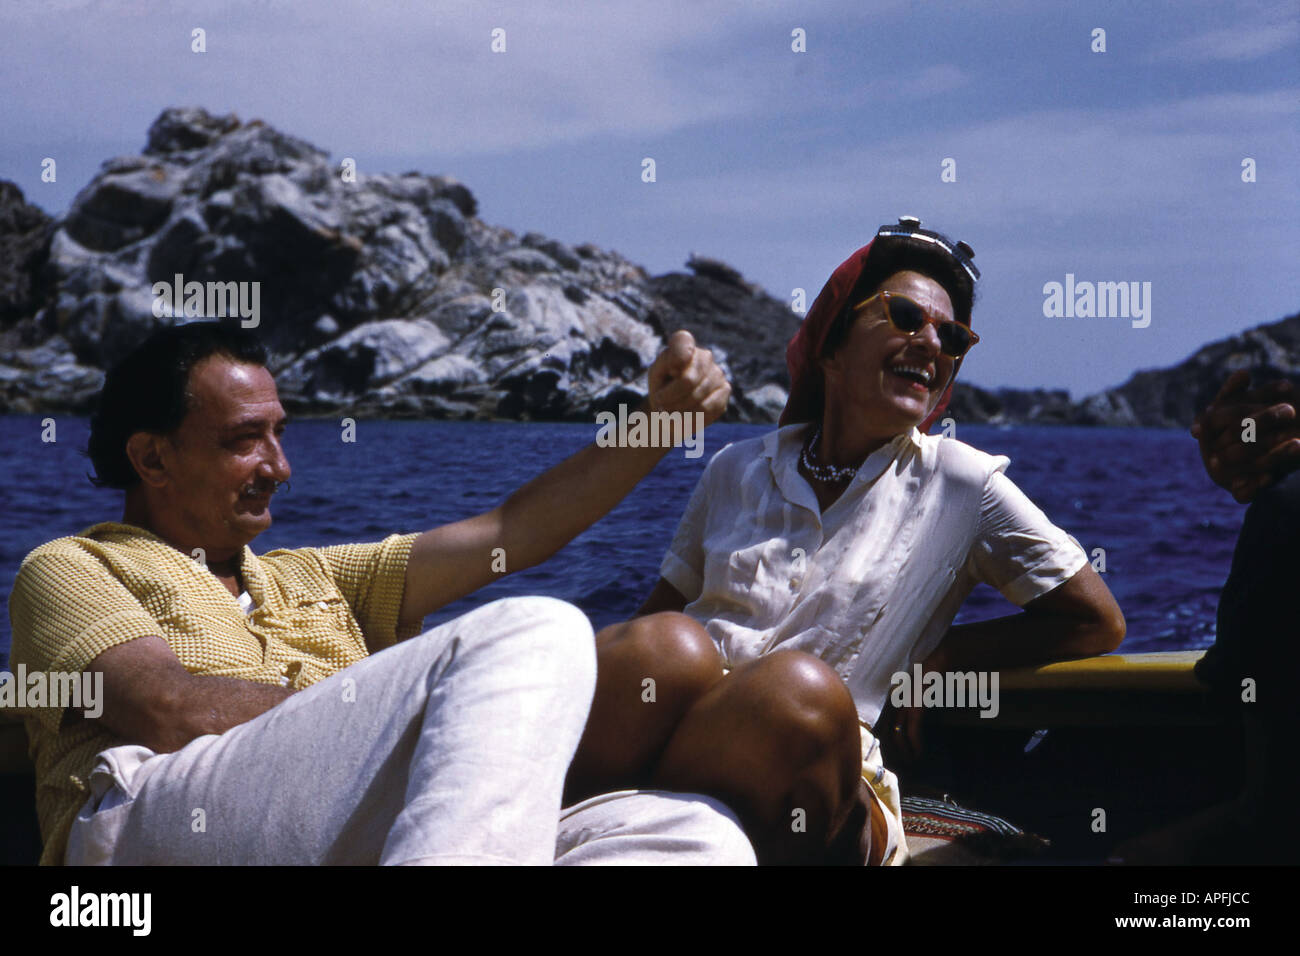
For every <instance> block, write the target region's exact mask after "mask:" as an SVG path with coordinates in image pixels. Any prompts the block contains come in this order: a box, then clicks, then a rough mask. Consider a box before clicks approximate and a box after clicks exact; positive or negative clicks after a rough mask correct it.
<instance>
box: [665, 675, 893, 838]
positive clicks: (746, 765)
mask: <svg viewBox="0 0 1300 956" xmlns="http://www.w3.org/2000/svg"><path fill="white" fill-rule="evenodd" d="M861 746H862V745H861V738H860V734H859V730H858V715H857V708H856V707H855V706H854V704H853V698H852V697H851V695H850V694H849V692H848V688H847V687H845V686H844V682H843V681H842V680H840V678H839V675H837V674H836V673H835V671H834V670H832V669H831V668H830V667H829V666H827V665H826V664H825V663H823V662H822V661H820V660H818V659H817V658H815V657H812V656H810V655H808V654H803V653H800V652H798V651H780V652H778V653H776V654H772V655H769V656H767V657H763V658H761V659H760V660H757V661H753V662H750V663H748V664H745V665H742V666H741V667H738V668H737V669H736V670H735V671H733V672H732V674H731V675H730V676H729V677H727V678H726V679H725V680H723V681H721V682H719V683H717V684H715V685H714V686H713V687H712V688H711V689H710V690H709V691H708V693H706V694H705V695H704V696H703V697H702V698H701V699H700V700H699V701H698V702H697V703H696V704H695V705H694V706H693V707H692V708H691V709H690V711H689V712H688V713H687V714H686V716H685V717H684V718H683V719H682V721H681V723H680V725H679V726H678V728H677V731H676V733H674V734H673V736H672V739H671V740H670V741H669V743H668V746H667V748H666V750H665V751H664V753H663V756H662V757H661V758H660V760H659V763H658V765H657V766H656V768H655V773H654V777H653V783H654V785H655V786H656V787H660V788H662V789H667V790H680V791H690V792H696V793H705V794H709V795H710V796H714V797H717V798H718V799H720V800H722V801H723V802H724V803H726V804H727V805H728V806H730V807H731V808H732V810H734V811H735V812H736V815H737V816H738V817H739V818H740V820H741V823H742V824H743V825H744V827H745V832H746V833H747V834H748V835H749V837H750V840H751V841H752V842H753V843H754V849H755V851H756V852H757V854H758V859H759V862H760V863H812V862H823V861H826V860H827V858H828V854H829V855H832V856H834V857H836V858H840V859H842V858H843V857H844V854H843V853H841V852H834V851H837V850H841V849H842V848H841V847H837V846H833V844H834V843H837V842H838V841H836V840H835V838H836V837H841V836H843V831H845V830H846V827H845V824H846V823H847V822H848V821H849V818H850V814H852V813H854V810H855V807H856V806H857V805H858V803H859V801H858V799H857V798H858V796H859V788H860V784H861V772H862V769H861V768H862V753H861ZM867 803H868V806H869V804H870V801H867ZM856 817H858V818H859V819H857V820H856V823H855V824H854V826H855V827H856V828H857V830H858V831H860V830H861V829H863V828H866V829H867V830H868V832H869V830H870V822H871V821H870V820H869V819H866V818H865V816H864V815H863V813H862V808H860V807H859V808H858V812H857V814H856ZM857 837H858V833H854V834H848V835H847V839H848V842H849V843H852V844H853V845H854V846H853V849H855V848H856V844H857ZM849 855H850V856H851V855H852V853H850V854H849ZM858 862H861V860H860V859H859V860H858Z"/></svg>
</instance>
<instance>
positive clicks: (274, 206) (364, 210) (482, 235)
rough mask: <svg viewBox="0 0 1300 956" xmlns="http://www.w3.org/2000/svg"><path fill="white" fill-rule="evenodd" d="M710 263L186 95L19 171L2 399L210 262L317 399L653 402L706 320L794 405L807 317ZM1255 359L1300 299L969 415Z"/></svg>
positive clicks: (4, 188) (538, 412)
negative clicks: (322, 144)
mask: <svg viewBox="0 0 1300 956" xmlns="http://www.w3.org/2000/svg"><path fill="white" fill-rule="evenodd" d="M687 267H688V269H689V270H690V271H689V272H685V273H670V274H668V275H660V276H651V275H648V274H647V273H646V272H645V270H644V269H642V268H641V267H640V266H638V265H636V264H634V263H632V262H629V261H628V260H626V259H624V258H623V257H622V256H620V255H618V254H617V253H616V252H612V251H608V250H603V249H599V248H597V247H595V246H592V245H589V244H584V245H579V246H569V245H566V244H565V243H563V242H560V241H558V240H555V239H551V238H548V237H546V236H543V235H540V234H537V233H526V234H524V235H522V236H519V235H516V234H515V233H514V232H512V231H511V230H509V229H505V228H502V227H499V226H493V225H490V224H488V223H486V222H484V221H483V220H482V219H480V218H479V217H478V204H477V202H476V200H475V198H474V196H473V194H472V193H471V192H470V190H469V189H468V188H467V187H466V186H465V185H464V184H462V183H460V182H457V181H456V180H455V179H452V178H451V177H448V176H430V175H425V174H422V173H414V172H409V173H403V174H401V175H388V174H373V173H366V172H360V171H352V170H349V169H348V168H347V166H346V164H344V163H341V162H336V161H333V160H331V159H330V158H329V156H328V155H327V154H326V153H325V152H324V151H322V150H320V149H318V148H317V147H315V146H313V145H311V144H309V143H306V142H303V141H302V140H300V139H296V138H294V137H292V136H289V135H286V134H285V133H282V132H279V131H278V130H275V129H273V128H272V127H270V126H267V125H265V124H263V123H261V122H259V121H252V122H247V123H245V122H240V121H239V120H238V119H237V118H235V117H234V116H213V115H211V114H209V113H207V112H206V111H204V110H201V109H169V110H166V111H164V112H163V113H162V115H161V116H159V117H158V119H157V120H156V121H155V122H154V124H153V125H152V126H151V127H150V129H149V132H148V137H147V142H146V145H145V148H144V150H143V152H142V153H141V154H140V155H138V156H125V157H119V158H116V159H111V160H109V161H107V162H106V163H104V165H103V167H102V168H101V169H100V171H99V173H98V174H97V175H96V176H95V177H94V178H93V179H92V180H91V182H90V183H89V184H88V185H87V186H86V187H85V188H84V189H83V190H81V192H80V193H79V194H78V195H77V196H76V198H75V199H74V201H73V203H72V205H71V206H70V208H69V209H68V212H67V214H66V215H65V216H63V217H61V218H59V219H57V220H52V219H51V218H50V217H48V216H47V215H45V214H44V213H43V212H42V211H41V210H39V209H38V208H36V207H35V206H33V205H31V204H29V203H27V202H26V201H25V200H24V198H23V196H22V195H21V193H20V192H19V190H18V189H17V188H16V187H15V186H13V184H11V183H6V182H0V411H13V412H35V411H42V412H43V411H71V412H85V411H87V410H88V409H89V408H90V405H91V402H92V401H93V398H94V395H95V393H96V391H97V390H98V388H99V386H100V383H101V382H102V380H103V369H104V368H105V367H107V366H108V365H110V364H111V363H112V362H113V361H115V360H116V359H117V358H119V357H120V356H121V355H122V354H124V353H125V351H127V350H128V349H130V348H131V347H132V346H133V345H134V344H135V343H136V342H138V341H140V340H141V339H142V338H143V337H144V336H145V335H147V334H148V332H149V331H150V330H152V329H153V328H155V327H157V326H158V325H160V324H163V323H168V322H173V321H175V319H174V318H172V317H170V316H168V315H166V314H163V315H158V314H156V313H157V312H158V311H159V310H158V301H159V300H158V297H157V296H155V294H154V289H155V284H156V283H163V284H167V285H169V286H170V285H177V284H185V285H188V284H190V283H198V284H199V287H202V288H208V289H211V288H213V287H216V288H218V289H230V290H233V289H235V288H236V287H240V288H245V289H252V288H254V284H255V288H256V292H257V298H256V299H255V300H254V301H255V303H256V311H257V314H256V316H255V317H253V318H254V319H255V320H256V322H257V328H258V331H259V333H260V334H261V335H262V337H263V338H264V340H265V341H266V342H267V344H268V346H269V347H270V349H271V352H272V370H273V371H274V372H275V373H276V379H277V382H278V384H279V388H280V392H281V397H282V399H283V400H284V402H285V405H286V406H288V407H289V408H291V409H293V410H295V411H298V412H307V413H319V414H334V413H347V414H351V415H356V416H431V417H442V418H447V417H451V418H492V417H500V418H517V419H552V420H564V419H575V420H587V421H590V420H591V419H592V418H593V416H594V414H595V413H596V412H597V411H600V410H603V409H606V408H610V407H613V406H615V405H617V404H618V403H619V402H634V401H638V400H639V399H640V397H641V394H642V393H641V389H643V387H644V379H645V371H646V369H647V367H648V366H649V363H650V362H651V361H652V360H653V358H654V356H655V355H656V354H657V353H658V351H659V350H660V349H661V348H662V346H663V342H664V337H665V335H666V334H667V333H669V332H671V331H672V330H674V329H677V328H687V329H690V330H691V331H692V332H693V333H694V334H695V336H696V338H697V340H698V341H700V342H701V343H702V344H704V345H706V346H708V347H710V348H712V349H713V350H714V352H715V354H717V355H718V356H719V358H721V359H722V362H723V364H724V366H726V367H727V369H728V371H729V374H730V376H731V379H732V382H733V386H734V392H733V401H732V407H731V410H730V411H729V414H728V417H729V418H730V419H731V420H735V421H751V422H771V421H775V419H776V416H777V414H778V413H779V412H780V409H781V407H782V405H783V404H784V402H785V394H786V393H785V390H786V388H787V387H788V384H789V382H788V378H787V376H786V371H785V360H784V356H785V343H786V342H787V341H788V339H789V338H790V336H791V335H792V334H793V332H794V330H795V328H797V326H798V321H799V319H798V317H797V316H796V315H794V314H793V313H792V312H791V311H790V308H789V306H788V304H787V303H786V302H783V301H781V300H778V299H775V298H773V297H772V296H770V295H768V294H766V293H765V292H764V291H763V290H761V289H760V288H758V287H757V286H755V285H753V284H751V283H749V282H747V281H746V280H745V279H744V277H743V276H742V275H741V273H740V272H738V271H737V270H736V269H734V268H732V267H731V266H729V265H727V264H725V263H722V262H719V261H717V260H714V259H709V258H705V257H699V256H695V255H693V254H692V255H691V257H690V258H689V259H688V261H687ZM177 277H180V279H179V280H178V278H177ZM231 283H234V284H235V285H230V284H231ZM225 295H226V293H224V292H223V293H222V295H221V296H219V297H218V298H216V299H214V298H213V297H212V296H211V295H208V296H206V297H204V296H199V297H197V298H195V299H194V300H193V301H192V302H191V301H189V299H188V296H182V295H181V294H179V291H178V295H177V297H176V305H177V306H178V310H179V311H180V312H183V313H184V314H185V315H187V316H190V317H199V316H203V315H213V309H214V303H215V308H217V309H218V310H219V311H220V310H225V309H226V306H227V305H229V304H231V303H230V300H228V299H227V298H226V297H225ZM182 300H184V301H182ZM226 314H229V310H227V311H226ZM252 320H253V319H250V320H249V321H252ZM1238 367H1262V368H1265V369H1266V370H1268V372H1269V374H1274V375H1288V376H1290V377H1292V378H1295V379H1297V380H1300V316H1292V317H1291V318H1289V319H1285V320H1283V321H1281V322H1277V323H1274V324H1272V325H1266V326H1261V327H1259V328H1256V329H1252V330H1251V331H1249V332H1246V333H1243V334H1242V335H1238V336H1235V337H1233V338H1231V339H1226V340H1223V341H1221V342H1216V343H1213V344H1211V345H1207V346H1206V347H1205V348H1203V349H1202V350H1201V351H1200V352H1198V353H1197V354H1196V355H1194V356H1193V357H1192V358H1190V359H1188V360H1187V361H1186V362H1183V363H1182V364H1180V365H1178V366H1177V367H1175V368H1172V369H1167V370H1163V371H1150V372H1140V373H1138V374H1137V375H1135V376H1133V378H1132V379H1131V380H1130V381H1129V382H1128V383H1126V384H1124V385H1123V386H1121V387H1119V388H1116V389H1111V390H1109V391H1107V392H1102V393H1100V394H1098V395H1093V396H1089V397H1088V398H1085V399H1084V400H1082V401H1080V402H1071V401H1070V398H1069V396H1068V395H1067V394H1066V393H1065V392H1059V391H1042V390H1035V391H1020V390H1013V389H997V390H987V389H982V388H979V387H976V386H971V385H965V384H962V385H959V386H958V390H957V392H956V395H955V397H954V401H953V404H952V406H951V414H952V415H953V417H954V418H955V419H957V420H958V421H965V422H1008V423H1010V422H1037V423H1076V424H1102V425H1149V426H1157V427H1174V426H1180V427H1181V426H1185V425H1186V424H1187V423H1188V422H1189V421H1190V419H1191V415H1192V413H1193V409H1195V408H1196V407H1198V406H1199V405H1201V404H1204V402H1205V401H1206V400H1207V399H1208V397H1209V396H1210V395H1212V394H1213V391H1214V389H1215V388H1217V386H1218V383H1219V382H1221V381H1222V380H1223V378H1225V377H1226V376H1227V374H1228V373H1229V372H1230V371H1231V370H1233V369H1234V368H1238Z"/></svg>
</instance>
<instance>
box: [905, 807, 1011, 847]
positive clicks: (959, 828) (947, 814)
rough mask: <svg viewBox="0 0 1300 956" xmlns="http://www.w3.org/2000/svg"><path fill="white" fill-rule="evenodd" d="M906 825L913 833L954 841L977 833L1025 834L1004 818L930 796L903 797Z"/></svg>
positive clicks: (907, 829) (906, 828)
mask: <svg viewBox="0 0 1300 956" xmlns="http://www.w3.org/2000/svg"><path fill="white" fill-rule="evenodd" d="M903 826H904V829H905V830H906V831H907V832H908V833H911V834H916V835H918V836H921V835H924V836H937V837H946V838H948V839H954V838H957V837H964V836H971V835H973V834H976V833H1000V834H1002V835H1003V836H1018V835H1020V834H1022V833H1024V831H1023V830H1021V829H1020V828H1019V827H1015V826H1012V825H1011V824H1010V823H1008V822H1007V821H1006V820H1003V819H1002V818H1001V817H995V816H993V815H992V814H991V813H980V812H979V811H978V810H968V809H966V808H965V807H961V806H958V805H957V804H955V803H953V802H952V801H950V800H931V799H929V798H927V797H904V798H903Z"/></svg>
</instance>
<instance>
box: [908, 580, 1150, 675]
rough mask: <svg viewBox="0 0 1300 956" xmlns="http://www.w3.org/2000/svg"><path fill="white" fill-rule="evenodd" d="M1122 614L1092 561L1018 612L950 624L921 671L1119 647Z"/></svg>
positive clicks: (997, 666)
mask: <svg viewBox="0 0 1300 956" xmlns="http://www.w3.org/2000/svg"><path fill="white" fill-rule="evenodd" d="M1124 631H1125V624H1124V614H1123V612H1122V611H1120V609H1119V605H1118V604H1116V603H1115V598H1114V597H1113V596H1112V595H1111V593H1110V588H1108V587H1106V584H1105V582H1104V581H1102V579H1101V575H1099V574H1098V573H1097V572H1096V571H1094V570H1093V569H1092V567H1091V566H1090V565H1086V564H1085V565H1084V566H1083V567H1082V568H1081V569H1080V570H1079V571H1078V572H1077V573H1076V574H1075V575H1074V576H1073V577H1071V578H1069V579H1068V580H1066V582H1065V583H1064V584H1062V585H1060V586H1059V587H1056V588H1054V589H1052V590H1051V591H1048V592H1047V593H1046V594H1044V595H1041V596H1040V597H1037V598H1035V599H1034V600H1032V601H1030V602H1029V603H1028V604H1026V605H1025V607H1024V610H1023V611H1022V612H1021V613H1019V614H1011V615H1008V616H1007V617H1000V618H995V619H993V620H991V621H977V622H976V623H974V624H959V625H956V626H954V627H951V628H949V629H948V633H947V634H946V635H945V636H944V638H943V640H942V641H941V642H940V643H939V646H938V647H936V648H935V649H934V651H933V652H932V653H931V654H930V656H929V657H927V658H926V659H925V661H924V662H923V669H924V670H925V671H927V672H928V671H931V670H937V671H970V670H985V671H988V670H1001V669H1003V668H1010V667H1020V666H1022V665H1026V664H1041V663H1044V662H1046V661H1052V660H1060V659H1062V658H1067V657H1091V656H1092V655H1094V654H1105V653H1106V652H1107V651H1113V650H1115V648H1117V647H1119V645H1120V642H1121V641H1123V640H1124Z"/></svg>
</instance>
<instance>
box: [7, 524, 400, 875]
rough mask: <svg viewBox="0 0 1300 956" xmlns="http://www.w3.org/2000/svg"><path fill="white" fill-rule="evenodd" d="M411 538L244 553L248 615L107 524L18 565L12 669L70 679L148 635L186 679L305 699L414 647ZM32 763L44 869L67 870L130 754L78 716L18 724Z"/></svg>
mask: <svg viewBox="0 0 1300 956" xmlns="http://www.w3.org/2000/svg"><path fill="white" fill-rule="evenodd" d="M415 538H416V535H413V534H412V535H393V536H391V537H388V538H385V539H384V540H383V541H381V542H378V543H374V544H347V545H335V546H331V547H325V548H299V549H295V550H281V551H272V552H269V553H267V554H264V555H262V556H261V557H260V558H259V557H257V556H256V555H254V554H253V552H252V550H250V549H249V548H248V547H245V548H244V553H243V557H242V561H243V563H242V566H241V575H242V577H243V581H244V586H245V588H246V589H247V590H248V593H249V595H250V596H251V597H252V599H253V602H254V610H253V613H252V614H251V615H249V614H246V613H245V612H244V610H243V608H241V607H240V605H239V602H238V600H237V599H236V598H235V597H234V596H233V595H232V594H231V593H230V591H228V590H227V589H226V587H225V585H223V584H222V583H221V582H220V581H219V580H218V579H217V578H216V576H215V575H213V574H212V572H211V571H209V570H208V568H207V567H206V565H203V564H200V563H198V562H197V561H195V560H193V559H192V558H190V557H188V556H187V555H185V554H184V553H182V552H181V551H178V550H176V549H175V548H173V547H172V546H171V545H169V544H167V543H166V542H165V541H163V540H162V539H161V538H159V537H157V536H156V535H154V534H151V533H150V532H148V531H145V530H144V529H143V528H137V527H133V526H131V525H124V524H115V523H106V524H97V525H94V526H93V527H90V528H87V529H86V530H85V531H83V532H81V534H79V535H77V536H75V537H68V538H59V539H58V540H55V541H51V542H49V543H48V544H43V545H41V546H40V547H39V548H37V549H36V550H34V551H32V552H31V554H29V555H28V556H27V557H26V559H24V561H23V564H22V567H21V568H20V569H19V571H18V577H17V579H16V580H15V581H14V590H13V594H12V595H11V596H10V599H9V618H10V621H11V623H12V625H13V647H12V650H11V652H10V660H11V663H10V670H11V671H16V670H17V667H18V665H19V664H25V665H26V668H27V672H28V673H29V674H30V673H31V672H33V671H45V672H62V673H76V672H80V671H84V670H85V669H86V668H87V666H88V665H89V664H90V662H91V661H92V660H94V659H95V657H97V656H98V655H99V654H101V653H103V652H104V651H105V650H107V649H108V648H110V647H113V646H115V645H117V644H124V643H126V642H127V641H131V640H134V639H135V638H137V637H145V636H148V635H155V636H158V637H161V638H162V639H163V640H165V641H166V642H167V644H168V645H169V646H170V647H171V649H172V650H173V651H174V652H175V654H176V656H177V657H178V658H179V659H180V662H181V663H182V664H184V665H185V668H186V669H187V670H188V671H189V672H190V673H191V674H206V675H214V676H220V677H237V678H242V679H243V680H250V681H257V682H259V683H264V684H277V685H284V686H289V687H292V688H294V689H296V690H300V689H302V688H304V687H307V686H309V685H310V684H313V683H315V682H316V681H318V680H321V679H322V678H325V677H328V676H330V675H331V674H333V673H334V672H335V671H338V670H340V669H342V668H344V667H347V666H348V665H350V664H355V663H356V662H357V661H359V660H361V659H362V658H364V657H365V656H366V655H367V654H368V653H370V652H372V651H378V650H380V649H382V648H384V647H388V646H390V645H392V644H394V643H396V642H397V641H399V640H404V639H406V638H408V637H412V636H414V635H415V634H416V633H418V631H419V627H418V625H417V626H415V627H412V628H406V629H403V628H399V627H398V615H399V612H400V610H401V604H402V594H403V591H404V589H405V582H406V565H407V562H408V561H409V559H410V554H411V545H412V543H413V542H414V541H415ZM22 716H23V720H24V723H25V724H26V727H27V739H28V747H29V749H30V752H31V756H32V759H33V761H34V762H35V764H36V810H37V815H38V817H39V819H40V825H41V838H42V840H43V842H44V852H43V853H42V855H41V862H42V863H43V864H57V863H61V862H62V861H63V854H64V850H65V848H66V844H67V837H68V831H69V830H70V829H71V827H72V821H73V819H74V818H75V817H76V815H77V811H78V810H79V809H80V807H81V805H82V804H83V803H84V802H85V801H86V798H87V796H88V789H87V779H88V777H89V775H90V771H91V769H92V767H93V766H94V763H95V755H96V754H97V753H99V752H100V751H101V750H104V749H106V748H108V747H112V746H115V745H117V744H121V743H127V742H129V741H123V740H121V739H119V738H117V737H115V736H114V735H113V734H112V733H111V732H110V731H109V730H108V728H106V727H104V726H103V725H102V724H101V723H100V722H99V721H96V720H93V719H85V718H83V717H81V715H80V714H78V715H76V716H75V718H73V719H66V720H65V717H64V712H63V711H61V710H59V709H57V708H54V707H43V708H28V709H27V710H25V711H23V712H22Z"/></svg>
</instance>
